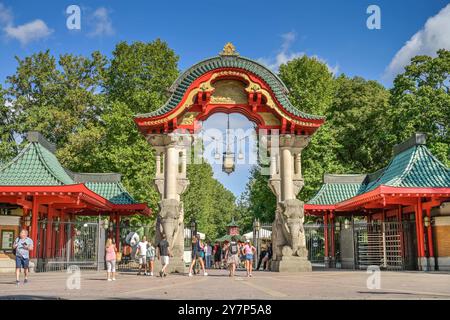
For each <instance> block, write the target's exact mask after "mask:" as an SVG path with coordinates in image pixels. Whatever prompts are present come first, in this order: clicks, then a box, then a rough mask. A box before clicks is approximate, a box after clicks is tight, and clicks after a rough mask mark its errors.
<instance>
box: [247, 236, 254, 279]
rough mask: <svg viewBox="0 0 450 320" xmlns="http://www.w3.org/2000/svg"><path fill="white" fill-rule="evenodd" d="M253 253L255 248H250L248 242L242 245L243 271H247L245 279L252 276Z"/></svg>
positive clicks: (250, 245)
mask: <svg viewBox="0 0 450 320" xmlns="http://www.w3.org/2000/svg"><path fill="white" fill-rule="evenodd" d="M255 252H256V248H255V247H254V246H252V244H251V242H250V240H246V241H245V245H244V254H245V269H246V270H247V277H251V276H252V269H253V267H252V263H253V254H254V253H255Z"/></svg>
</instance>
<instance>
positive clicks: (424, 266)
mask: <svg viewBox="0 0 450 320" xmlns="http://www.w3.org/2000/svg"><path fill="white" fill-rule="evenodd" d="M417 263H418V269H419V270H421V271H434V269H435V265H434V258H426V257H420V258H418V259H417Z"/></svg>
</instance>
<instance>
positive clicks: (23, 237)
mask: <svg viewBox="0 0 450 320" xmlns="http://www.w3.org/2000/svg"><path fill="white" fill-rule="evenodd" d="M13 249H14V250H15V251H16V285H19V284H20V280H19V278H20V269H21V268H23V273H24V275H25V279H24V280H23V283H24V284H25V283H27V282H28V273H29V264H30V251H31V250H33V240H31V238H28V230H26V229H23V230H22V231H20V236H19V237H18V238H17V239H16V240H15V241H14V244H13Z"/></svg>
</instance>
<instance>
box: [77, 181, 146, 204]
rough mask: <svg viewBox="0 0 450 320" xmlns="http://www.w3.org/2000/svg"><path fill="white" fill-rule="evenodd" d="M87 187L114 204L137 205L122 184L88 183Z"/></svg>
mask: <svg viewBox="0 0 450 320" xmlns="http://www.w3.org/2000/svg"><path fill="white" fill-rule="evenodd" d="M85 184H86V187H88V188H89V189H91V190H92V191H94V192H95V193H97V194H99V195H101V196H102V197H103V198H105V199H107V200H109V201H110V202H112V203H114V204H135V203H137V202H136V201H135V200H134V199H133V197H132V196H131V195H130V194H129V193H128V191H127V190H126V189H125V187H124V186H123V185H122V183H120V182H87V183H85Z"/></svg>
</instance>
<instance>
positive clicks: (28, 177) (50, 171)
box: [0, 132, 74, 186]
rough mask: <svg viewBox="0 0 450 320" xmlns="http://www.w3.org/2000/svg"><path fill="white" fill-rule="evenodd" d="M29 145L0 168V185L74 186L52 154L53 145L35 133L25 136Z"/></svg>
mask: <svg viewBox="0 0 450 320" xmlns="http://www.w3.org/2000/svg"><path fill="white" fill-rule="evenodd" d="M27 138H28V140H29V142H30V143H29V144H28V145H27V146H26V147H25V148H24V149H23V150H22V151H21V152H20V153H19V154H18V155H17V157H15V158H14V159H13V160H12V161H10V162H9V163H7V164H6V165H5V166H4V167H2V168H0V185H7V186H8V185H9V186H12V185H13V186H56V185H67V184H74V181H73V180H72V178H71V177H70V176H69V174H68V173H67V171H66V170H65V169H64V168H63V166H61V164H60V163H59V161H58V159H56V156H55V155H54V154H53V152H52V150H54V145H53V144H50V143H49V142H47V141H46V140H44V139H43V137H42V136H41V135H40V134H38V133H37V132H30V133H29V134H28V135H27Z"/></svg>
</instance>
